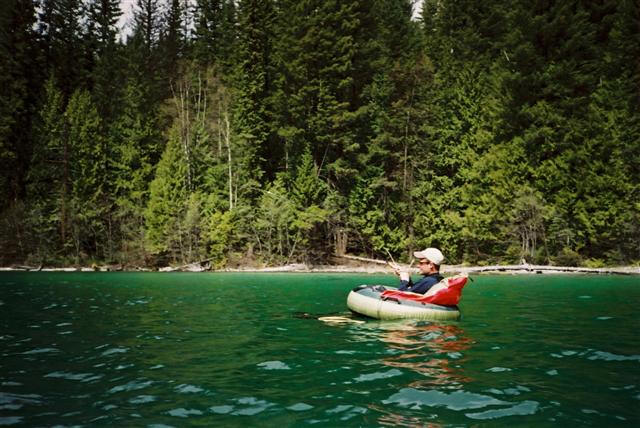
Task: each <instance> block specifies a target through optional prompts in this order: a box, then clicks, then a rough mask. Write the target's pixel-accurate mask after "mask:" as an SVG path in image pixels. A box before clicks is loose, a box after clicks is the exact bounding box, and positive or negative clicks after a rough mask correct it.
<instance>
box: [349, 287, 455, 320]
mask: <svg viewBox="0 0 640 428" xmlns="http://www.w3.org/2000/svg"><path fill="white" fill-rule="evenodd" d="M444 281H448V284H449V286H448V287H449V288H444V287H443V288H441V290H440V291H438V292H437V293H435V294H432V295H422V294H416V293H411V292H404V291H398V290H397V289H396V288H392V287H386V286H384V285H360V286H358V287H356V288H354V289H353V290H351V292H350V293H349V296H348V297H347V306H348V307H349V309H351V311H353V312H355V313H357V314H360V315H365V316H367V317H371V318H376V319H379V320H396V319H405V318H406V319H418V320H428V321H455V320H458V319H460V309H459V308H458V306H457V303H458V300H459V298H460V292H461V289H462V287H464V285H465V283H466V282H467V278H466V277H464V276H463V277H456V278H449V279H445V280H443V281H442V282H444ZM434 287H435V286H434ZM445 287H447V286H446V285H445ZM454 291H455V293H454ZM453 294H457V297H449V296H452V295H453ZM433 301H439V302H440V303H447V305H441V304H435V303H432V302H433Z"/></svg>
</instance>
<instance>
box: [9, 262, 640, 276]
mask: <svg viewBox="0 0 640 428" xmlns="http://www.w3.org/2000/svg"><path fill="white" fill-rule="evenodd" d="M405 267H406V266H405ZM409 271H411V272H412V274H417V273H419V271H418V269H417V268H410V269H409ZM0 272H158V273H170V272H209V273H222V272H237V273H287V272H288V273H362V274H391V273H392V270H391V268H390V267H389V266H386V265H380V264H365V263H363V264H358V265H352V264H340V265H306V264H302V263H294V264H288V265H283V266H274V267H263V268H258V267H249V266H246V267H238V268H225V269H211V268H210V267H209V266H208V265H206V264H204V265H203V264H202V263H199V262H196V263H192V264H189V265H184V266H179V267H164V268H160V269H151V268H145V267H127V268H125V267H123V266H120V265H108V266H94V267H88V266H85V267H59V268H54V267H42V266H38V267H33V266H8V267H0ZM440 273H442V274H443V275H456V274H467V275H471V274H507V275H537V274H598V275H610V274H614V275H640V267H639V266H618V267H605V268H586V267H571V266H549V265H529V264H522V265H491V266H462V265H442V267H441V268H440Z"/></svg>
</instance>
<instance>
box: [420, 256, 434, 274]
mask: <svg viewBox="0 0 640 428" xmlns="http://www.w3.org/2000/svg"><path fill="white" fill-rule="evenodd" d="M418 268H419V269H420V273H422V274H427V273H431V272H432V271H433V269H434V267H433V263H431V262H430V261H429V260H427V259H420V261H419V262H418Z"/></svg>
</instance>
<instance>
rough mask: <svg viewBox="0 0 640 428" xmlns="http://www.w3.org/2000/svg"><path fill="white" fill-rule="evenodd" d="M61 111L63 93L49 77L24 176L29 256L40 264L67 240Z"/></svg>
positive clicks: (62, 117) (62, 109) (64, 157)
mask: <svg viewBox="0 0 640 428" xmlns="http://www.w3.org/2000/svg"><path fill="white" fill-rule="evenodd" d="M64 109H65V105H64V100H63V94H62V92H61V91H60V90H59V89H58V88H57V87H56V85H55V81H54V79H52V78H50V79H49V80H48V81H47V83H46V85H45V95H44V102H43V104H42V106H41V108H40V111H39V113H38V122H37V128H36V132H35V135H36V136H37V137H38V139H37V144H35V146H34V150H33V157H32V160H31V168H30V170H29V175H28V177H27V195H28V199H27V200H28V209H29V217H28V224H29V229H30V231H31V233H32V236H33V238H32V241H33V244H32V246H33V248H32V250H31V251H32V254H31V257H32V258H33V259H35V260H36V261H37V262H40V263H42V262H43V261H50V260H51V259H54V257H55V255H57V254H59V251H60V250H61V248H62V244H63V243H64V242H65V241H66V240H67V227H66V210H67V201H68V199H69V196H68V193H69V192H68V189H67V188H66V187H65V186H66V184H65V181H64V180H65V172H66V171H67V170H66V168H67V167H68V161H67V160H68V154H66V152H65V142H64V138H65V132H66V130H65V124H64Z"/></svg>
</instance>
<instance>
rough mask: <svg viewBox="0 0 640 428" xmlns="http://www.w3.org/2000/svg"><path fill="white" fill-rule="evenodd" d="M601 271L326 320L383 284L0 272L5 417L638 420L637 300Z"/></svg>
mask: <svg viewBox="0 0 640 428" xmlns="http://www.w3.org/2000/svg"><path fill="white" fill-rule="evenodd" d="M611 278H614V279H617V277H605V278H604V279H603V278H594V279H591V278H589V279H586V280H585V279H583V278H580V279H579V280H573V282H571V277H562V278H560V279H559V278H556V277H547V278H539V277H522V278H518V279H513V278H505V277H481V278H478V279H476V281H475V282H474V283H473V284H472V285H471V286H470V287H469V288H468V289H467V290H465V294H464V299H463V302H462V304H461V308H462V312H463V319H462V320H461V321H460V322H448V323H429V322H415V321H401V322H380V321H375V320H368V321H367V322H365V323H364V324H338V325H331V324H325V323H322V322H319V321H317V320H316V319H315V318H314V316H313V315H324V314H340V315H348V313H346V312H345V311H346V308H345V300H346V295H347V293H348V291H349V290H350V289H351V288H352V287H353V286H355V285H358V284H360V283H365V282H369V283H371V282H374V281H375V282H378V283H385V282H384V281H387V282H386V284H393V279H392V278H390V277H389V278H387V277H375V278H372V277H367V276H364V277H360V276H349V275H344V276H338V275H266V276H260V275H248V274H247V275H206V274H205V275H166V274H165V275H153V274H146V275H145V274H139V275H128V274H123V275H103V274H97V275H80V274H64V275H49V276H47V275H45V274H36V275H33V274H29V275H0V302H2V303H3V304H2V305H1V309H0V425H7V426H11V425H16V426H19V425H22V424H24V425H30V426H32V425H44V426H49V425H83V424H84V425H103V424H104V425H106V424H117V425H136V426H137V425H141V426H143V425H144V426H151V425H154V424H156V425H158V426H160V425H164V426H183V425H185V424H189V425H190V424H203V425H223V426H245V425H269V426H274V425H283V426H299V425H307V424H317V425H320V426H389V425H393V426H416V425H417V426H426V425H430V426H440V425H442V426H451V425H455V426H475V425H477V424H478V423H479V424H480V425H481V426H482V424H484V423H489V424H490V425H493V424H496V423H498V424H501V425H513V424H516V425H523V426H540V425H555V424H562V425H574V426H584V425H596V426H617V425H619V426H626V425H629V426H634V425H637V423H638V422H640V421H639V417H638V411H637V409H638V407H639V406H638V404H639V402H640V378H639V376H640V370H639V367H640V350H639V349H638V346H637V339H636V332H637V330H638V327H640V326H639V325H638V318H637V316H636V307H635V306H636V304H635V303H636V302H637V301H638V297H640V292H639V291H638V287H637V285H638V284H637V281H634V280H633V278H631V279H627V278H625V279H623V280H622V281H609V282H607V281H606V280H607V279H611ZM584 296H590V297H589V298H585V297H584ZM550 297H553V299H552V300H553V302H554V304H553V305H551V304H549V301H550ZM559 308H560V309H562V310H559ZM298 313H308V314H312V316H309V317H307V318H299V317H296V316H295V314H298Z"/></svg>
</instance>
